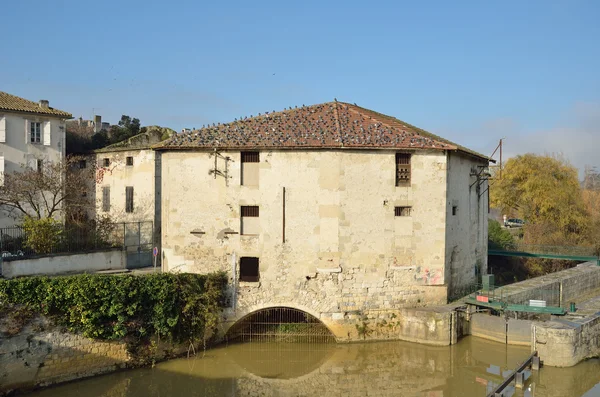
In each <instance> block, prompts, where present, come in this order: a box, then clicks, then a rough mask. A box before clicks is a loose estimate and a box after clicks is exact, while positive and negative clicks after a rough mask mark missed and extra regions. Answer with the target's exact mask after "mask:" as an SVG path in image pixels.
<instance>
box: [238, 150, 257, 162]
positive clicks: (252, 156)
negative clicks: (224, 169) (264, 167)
mask: <svg viewBox="0 0 600 397" xmlns="http://www.w3.org/2000/svg"><path fill="white" fill-rule="evenodd" d="M258 162H260V156H259V154H258V152H242V163H258Z"/></svg>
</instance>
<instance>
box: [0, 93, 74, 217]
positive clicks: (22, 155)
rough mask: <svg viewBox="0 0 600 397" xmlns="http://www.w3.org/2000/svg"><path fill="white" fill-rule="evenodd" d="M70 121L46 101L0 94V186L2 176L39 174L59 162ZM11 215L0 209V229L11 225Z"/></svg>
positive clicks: (66, 114)
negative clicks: (46, 164) (25, 170)
mask: <svg viewBox="0 0 600 397" xmlns="http://www.w3.org/2000/svg"><path fill="white" fill-rule="evenodd" d="M71 117H72V116H71V114H70V113H67V112H64V111H62V110H58V109H54V108H52V107H50V105H49V102H48V101H47V100H40V101H39V102H33V101H29V100H27V99H23V98H20V97H18V96H15V95H11V94H8V93H6V92H2V91H0V184H3V183H4V175H5V174H6V173H10V172H14V171H18V170H19V169H22V167H24V166H26V167H32V168H35V169H40V170H41V169H43V167H44V162H45V161H51V162H56V161H62V160H63V158H64V157H65V122H66V120H67V119H70V118H71ZM15 215H16V214H13V213H11V212H10V211H9V210H7V209H6V208H1V207H0V227H6V226H11V225H13V224H15V223H16V220H15V218H14V217H13V216H15Z"/></svg>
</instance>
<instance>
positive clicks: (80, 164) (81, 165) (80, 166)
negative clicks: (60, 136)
mask: <svg viewBox="0 0 600 397" xmlns="http://www.w3.org/2000/svg"><path fill="white" fill-rule="evenodd" d="M85 167H87V162H86V161H85V160H79V169H84V168H85Z"/></svg>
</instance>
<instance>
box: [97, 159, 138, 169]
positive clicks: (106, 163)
mask: <svg viewBox="0 0 600 397" xmlns="http://www.w3.org/2000/svg"><path fill="white" fill-rule="evenodd" d="M132 164H133V161H132ZM109 165H110V159H109V158H108V157H106V158H104V159H103V160H102V166H103V167H108V166H109Z"/></svg>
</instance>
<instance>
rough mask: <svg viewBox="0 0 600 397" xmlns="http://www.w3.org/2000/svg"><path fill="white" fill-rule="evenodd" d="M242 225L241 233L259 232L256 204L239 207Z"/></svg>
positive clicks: (252, 233)
mask: <svg viewBox="0 0 600 397" xmlns="http://www.w3.org/2000/svg"><path fill="white" fill-rule="evenodd" d="M240 212H241V215H242V225H241V226H242V227H241V234H246V235H256V234H259V233H260V223H259V217H258V215H259V212H258V206H256V205H247V206H242V207H241V211H240Z"/></svg>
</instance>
